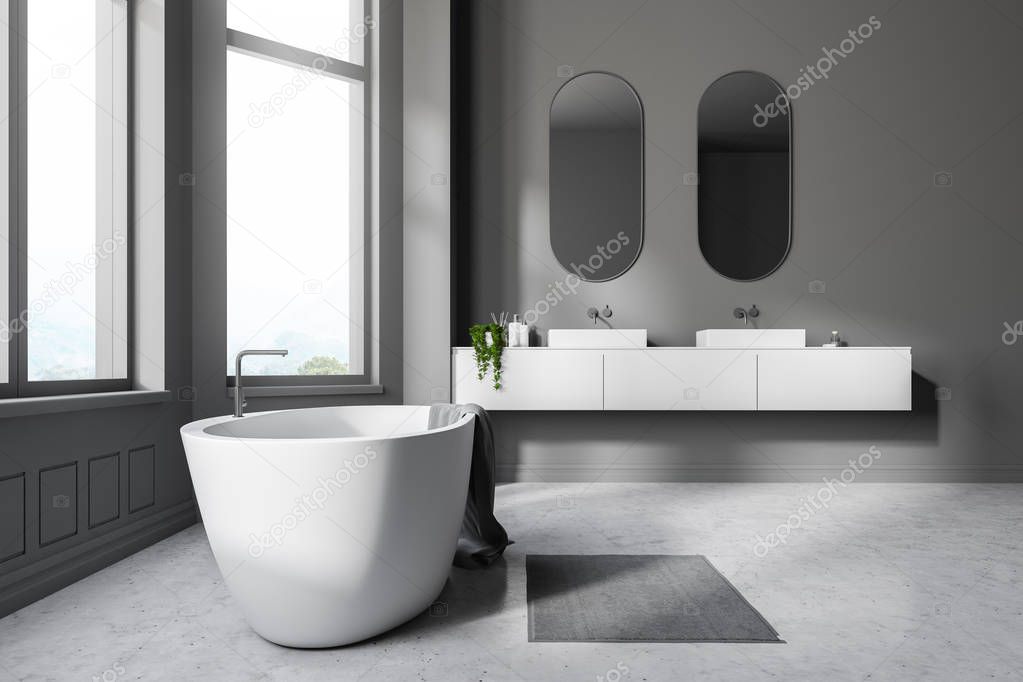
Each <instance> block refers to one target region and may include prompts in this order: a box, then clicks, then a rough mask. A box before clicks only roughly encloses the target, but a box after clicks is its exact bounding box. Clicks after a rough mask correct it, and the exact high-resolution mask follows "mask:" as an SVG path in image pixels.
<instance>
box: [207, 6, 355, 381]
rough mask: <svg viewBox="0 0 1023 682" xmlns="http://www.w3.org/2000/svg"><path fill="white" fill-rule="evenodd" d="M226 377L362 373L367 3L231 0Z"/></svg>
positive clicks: (341, 377) (335, 377)
mask: <svg viewBox="0 0 1023 682" xmlns="http://www.w3.org/2000/svg"><path fill="white" fill-rule="evenodd" d="M227 20H228V45H227V48H228V49H227V142H228V145H227V151H226V152H225V154H226V161H227V205H226V212H227V349H226V351H227V357H226V361H227V374H228V375H229V376H233V374H234V357H235V355H236V354H237V353H238V351H240V350H242V349H245V348H286V349H288V351H289V353H288V356H287V357H284V358H281V357H275V356H255V357H250V358H248V359H247V360H246V365H245V373H246V375H255V377H254V378H253V379H249V380H248V381H249V383H250V385H260V384H263V385H273V384H305V383H312V384H316V383H319V384H342V383H363V382H365V381H366V366H367V364H368V357H367V335H366V331H365V328H366V325H365V320H366V306H367V302H366V289H367V287H366V273H367V253H366V249H364V248H363V245H364V243H365V241H366V237H367V234H366V231H367V219H366V211H365V206H366V205H367V203H368V202H367V199H366V196H367V195H366V193H367V190H368V188H367V183H365V178H366V176H367V170H366V169H367V154H366V139H367V130H368V109H367V107H368V103H369V97H368V94H369V93H368V86H367V69H368V67H367V66H366V65H364V62H365V60H364V58H363V57H364V55H365V54H367V53H368V51H367V50H366V49H365V48H366V43H367V41H368V38H369V30H370V29H371V28H372V22H371V21H370V20H369V19H368V18H367V17H365V16H364V14H363V3H362V2H361V0H350V1H349V2H344V1H343V0H342V1H339V0H302V1H293V2H289V3H286V4H285V3H280V2H277V1H275V0H228V3H227Z"/></svg>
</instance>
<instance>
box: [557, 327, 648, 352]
mask: <svg viewBox="0 0 1023 682" xmlns="http://www.w3.org/2000/svg"><path fill="white" fill-rule="evenodd" d="M547 346H548V347H549V348H646V330H645V329H551V330H550V331H549V332H547Z"/></svg>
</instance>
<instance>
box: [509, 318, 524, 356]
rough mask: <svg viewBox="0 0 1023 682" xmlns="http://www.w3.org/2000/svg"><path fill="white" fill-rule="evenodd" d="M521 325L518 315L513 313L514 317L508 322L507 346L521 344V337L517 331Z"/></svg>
mask: <svg viewBox="0 0 1023 682" xmlns="http://www.w3.org/2000/svg"><path fill="white" fill-rule="evenodd" d="M521 326H522V323H521V322H519V316H518V315H515V316H514V317H512V321H511V322H509V323H508V347H509V348H515V347H517V346H520V345H522V344H520V343H519V339H520V338H521V336H520V333H519V328H520V327H521Z"/></svg>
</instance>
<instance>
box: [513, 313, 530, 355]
mask: <svg viewBox="0 0 1023 682" xmlns="http://www.w3.org/2000/svg"><path fill="white" fill-rule="evenodd" d="M515 317H516V318H518V315H516V316H515ZM519 345H520V346H522V347H523V348H529V325H528V324H526V323H525V322H522V323H520V324H519Z"/></svg>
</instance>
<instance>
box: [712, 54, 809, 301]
mask: <svg viewBox="0 0 1023 682" xmlns="http://www.w3.org/2000/svg"><path fill="white" fill-rule="evenodd" d="M739 73H747V74H754V75H757V76H761V77H763V78H765V79H767V80H768V81H770V82H771V84H772V85H774V87H776V88H777V89H778V94H779V95H784V96H785V100H786V102H787V106H788V110H789V111H788V142H789V145H788V146H789V148H788V154H789V169H788V180H789V196H788V201H787V212H788V221H787V222H788V228H789V229H788V235H787V237H786V243H785V252H784V253H783V254H782V256H781V258H779V259H778V264H777V265H775V266H774V267H773V268H771V270H770V271H769V272H766V273H764V274H763V275H760V276H759V277H753V278H751V279H736V278H735V277H729V276H728V275H724V274H722V273H721V272H719V271H718V269H717V268H715V267H714V265H713V264H711V262H710V261H709V260H707V257H706V256H705V255H704V254H703V248H702V247H701V246H700V222H699V221H700V191H699V180H697V183H698V184H697V191H696V246H697V248H698V249H699V251H700V257H701V258H702V259H703V262H704V263H706V264H707V267H709V268H710V269H711V270H712V271H713V272H714V274H716V275H717V276H719V277H724V278H725V279H727V280H730V281H732V282H759V281H760V280H762V279H766V278H768V277H770V276H771V275H773V274H774V273H776V272H778V270H780V269H781V266H782V265H784V264H785V261H787V260H788V259H789V255H790V254H791V253H792V233H793V232H794V225H793V222H794V220H793V219H794V218H795V216H794V214H793V208H792V206H793V199H792V198H793V195H794V193H795V190H794V184H795V171H794V169H793V144H792V132H793V125H792V118H793V116H794V114H795V112H794V111H793V107H792V99H790V98H789V96H788V95H787V94H786V93H785V88H783V87H782V85H781V83H779V82H778V81H777V80H776V79H775V78H773V77H772V76H769V75H767V74H766V73H764V72H762V71H754V70H753V69H737V70H735V71H729V72H728V73H724V74H722V75H720V76H718V77H717V78H715V79H714V80H713V81H711V82H710V83H709V84H708V85H707V87H705V88H704V89H703V93H702V94H701V95H700V101H699V102H697V105H696V169H697V177H699V169H700V104H702V103H703V98H704V97H705V96H706V95H707V91H708V90H710V89H711V88H712V87H714V85H715V84H716V83H717V82H718V81H720V80H722V79H724V78H728V77H729V76H732V75H735V74H739Z"/></svg>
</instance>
